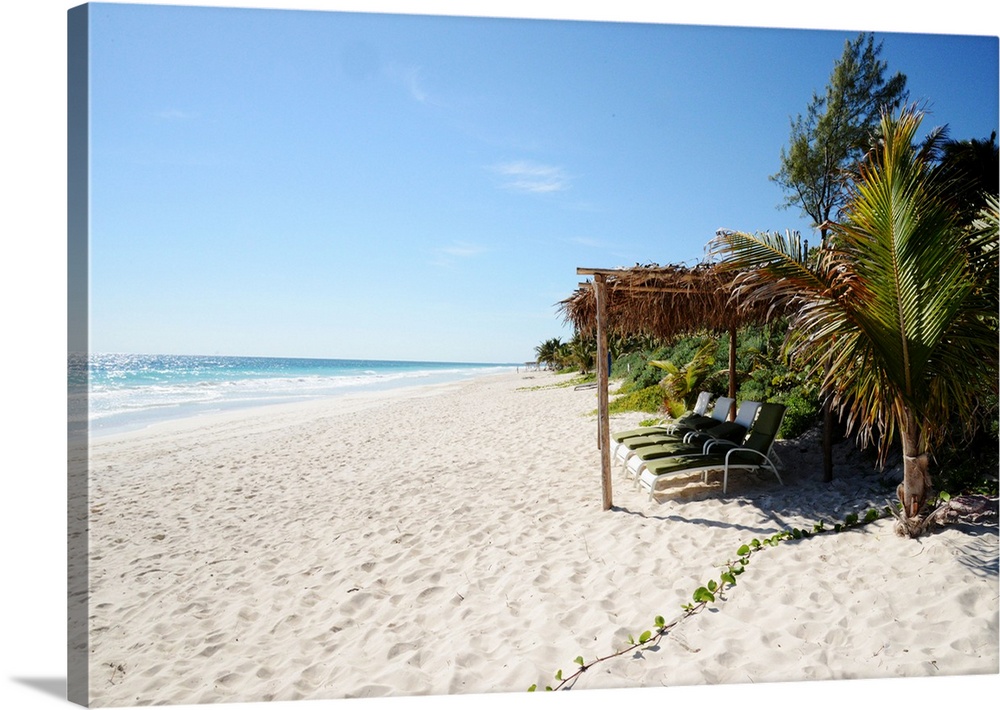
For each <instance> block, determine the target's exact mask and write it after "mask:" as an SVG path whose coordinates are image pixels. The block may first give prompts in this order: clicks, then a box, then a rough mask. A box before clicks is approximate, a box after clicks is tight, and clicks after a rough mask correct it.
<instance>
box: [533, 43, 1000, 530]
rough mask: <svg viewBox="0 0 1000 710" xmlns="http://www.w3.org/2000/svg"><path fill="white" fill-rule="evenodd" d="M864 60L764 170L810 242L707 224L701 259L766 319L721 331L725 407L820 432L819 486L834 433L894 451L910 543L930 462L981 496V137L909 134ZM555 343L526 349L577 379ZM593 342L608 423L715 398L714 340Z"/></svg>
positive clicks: (987, 240)
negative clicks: (733, 403)
mask: <svg viewBox="0 0 1000 710" xmlns="http://www.w3.org/2000/svg"><path fill="white" fill-rule="evenodd" d="M881 50H882V45H881V44H876V43H875V41H874V38H873V37H872V35H870V34H864V33H863V34H861V35H859V36H858V37H857V38H856V39H855V40H853V41H848V42H846V43H845V48H844V53H843V55H842V56H841V57H840V59H839V60H838V61H837V62H836V63H835V64H834V70H833V73H832V75H831V77H830V82H829V84H828V86H827V87H826V90H825V92H824V93H822V94H814V96H813V99H812V101H811V102H810V104H809V105H808V108H807V111H806V114H805V115H804V116H802V115H800V116H799V117H797V118H796V119H795V120H793V121H792V130H791V136H790V141H789V146H788V147H787V148H786V149H783V150H782V151H781V159H780V169H779V171H778V172H777V173H776V174H775V175H773V176H771V179H772V180H773V181H775V182H776V183H777V184H779V185H780V186H781V187H782V188H783V189H784V190H785V192H786V206H789V207H791V206H796V207H798V208H800V209H801V210H802V212H803V213H804V214H805V215H807V216H809V217H810V218H811V219H812V220H813V224H814V227H815V228H816V229H817V230H818V231H819V234H820V240H819V244H818V245H815V246H813V247H812V248H810V247H809V244H808V242H807V241H805V240H803V239H802V238H801V236H800V235H799V234H798V233H786V234H785V235H779V234H751V233H748V232H743V231H738V230H720V231H719V232H718V233H717V235H716V236H715V238H714V239H712V240H711V241H710V242H709V254H710V261H709V263H711V264H713V265H714V266H716V267H717V268H718V269H719V270H720V271H721V272H724V273H726V272H728V273H731V274H733V275H734V276H735V279H736V280H735V282H734V284H735V288H734V291H733V294H734V297H737V298H739V300H740V302H741V303H742V304H744V305H745V306H747V307H758V308H759V307H764V308H769V309H771V310H770V311H769V312H770V313H772V314H773V318H771V319H770V320H769V322H768V323H767V324H766V325H764V326H749V327H744V328H742V329H740V330H739V332H737V333H736V375H737V382H738V389H737V392H736V396H737V399H739V400H744V399H752V400H756V401H775V402H781V403H783V404H785V405H786V407H787V408H788V413H787V415H786V417H785V420H784V423H783V426H782V430H781V432H780V433H779V435H780V436H781V437H783V438H790V437H795V436H797V435H799V434H801V433H802V432H804V431H805V430H807V429H809V428H810V427H812V426H814V425H817V424H819V423H820V422H822V424H823V426H822V428H823V448H824V476H823V480H825V481H829V480H831V479H832V474H831V468H830V467H831V463H830V460H831V457H830V445H831V441H832V440H833V438H834V432H836V433H837V435H840V434H842V433H845V432H846V433H849V434H850V435H851V436H852V437H853V439H854V441H855V442H856V443H857V445H858V446H859V447H861V448H863V449H866V450H869V451H871V452H873V456H874V458H875V460H876V463H877V464H878V465H879V466H884V464H885V463H886V462H887V460H888V459H889V458H890V456H893V457H895V456H901V457H902V461H903V481H902V483H901V485H900V486H899V489H898V497H899V500H900V502H901V504H902V511H903V514H904V516H905V519H906V520H908V521H910V522H908V523H903V524H902V525H901V527H900V530H899V531H900V532H901V534H915V533H916V532H917V531H919V529H920V518H921V515H922V513H925V512H926V510H927V503H928V501H929V500H930V499H931V498H932V496H933V490H934V486H932V479H931V465H932V462H933V463H936V464H937V470H938V472H939V473H938V474H937V475H938V476H939V480H938V487H939V488H941V486H946V487H950V488H951V490H952V492H959V491H970V492H971V491H980V492H984V493H991V494H993V495H995V494H996V490H997V479H996V471H997V467H998V463H1000V461H998V453H997V450H998V446H997V442H998V431H997V430H998V425H997V421H998V408H997V399H998V397H997V379H998V331H1000V328H998V312H1000V300H998V292H1000V277H998V273H1000V269H998V260H997V255H998V237H997V212H998V206H997V200H998V197H997V193H998V185H997V183H998V178H997V175H998V160H997V144H996V133H995V132H994V133H993V134H992V135H991V136H990V138H989V139H986V140H977V139H972V140H957V141H956V140H950V139H949V138H948V131H947V127H936V128H933V129H932V130H930V131H929V132H928V133H927V134H926V136H925V137H924V138H922V139H919V140H918V138H919V137H918V129H919V128H920V126H921V122H922V113H921V112H920V111H919V110H918V109H917V108H915V107H909V106H907V107H904V106H903V104H904V102H905V101H906V100H907V96H908V94H907V91H906V77H905V76H903V75H902V74H899V73H897V74H894V75H892V76H891V77H889V78H886V73H887V64H886V63H885V62H884V61H882V60H881V59H880V54H881ZM572 342H573V343H574V345H573V347H572V348H569V347H568V346H564V347H565V349H564V350H561V351H560V350H559V349H558V348H547V347H546V348H542V352H544V353H549V352H552V353H555V354H553V355H552V356H551V357H549V358H548V359H545V360H544V361H545V362H546V363H547V364H548V365H549V366H550V367H553V368H557V369H558V368H561V367H575V368H578V371H580V372H585V371H587V370H588V369H589V368H591V367H593V355H592V352H593V350H595V349H596V348H594V347H592V346H588V345H587V339H586V338H584V337H582V336H581V335H580V334H579V333H577V334H575V335H574V337H573V341H572ZM591 342H592V338H591ZM609 348H610V350H611V354H612V360H613V365H612V368H611V376H612V377H613V378H617V379H619V380H620V381H621V383H622V384H621V385H620V386H619V388H618V390H617V392H616V394H617V395H619V396H618V397H617V399H615V400H614V401H613V402H612V404H611V408H612V409H611V411H612V412H614V411H623V410H637V411H644V412H650V413H658V414H661V415H663V416H676V414H678V413H679V412H680V411H682V410H684V409H686V408H689V407H690V406H691V405H692V404H693V399H694V397H695V396H696V395H697V392H698V391H701V390H709V391H712V392H715V393H720V392H725V391H727V390H728V371H727V369H726V368H724V367H722V366H721V365H723V364H727V362H728V353H727V343H726V342H725V340H724V339H721V340H720V339H717V338H716V336H715V335H714V334H712V333H709V332H702V333H699V332H695V333H694V334H690V335H687V336H685V337H682V338H680V339H672V340H671V341H670V342H657V341H655V340H651V339H649V338H639V337H631V338H625V337H620V336H619V337H615V338H612V339H611V341H610V342H609ZM571 352H572V353H586V352H590V353H591V355H590V357H589V358H586V357H581V356H579V355H573V356H571V355H570V353H571ZM558 353H562V354H561V355H559V354H558ZM539 357H540V361H542V354H541V352H540V354H539ZM941 489H942V490H945V489H946V488H941Z"/></svg>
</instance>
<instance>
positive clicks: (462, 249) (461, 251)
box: [440, 242, 486, 258]
mask: <svg viewBox="0 0 1000 710" xmlns="http://www.w3.org/2000/svg"><path fill="white" fill-rule="evenodd" d="M440 251H441V252H442V253H443V254H448V255H449V256H457V257H462V258H468V257H472V256H476V255H478V254H482V253H483V252H484V251H486V247H483V246H480V245H478V244H469V243H468V242H454V243H453V244H452V245H451V246H447V247H442V248H441V250H440Z"/></svg>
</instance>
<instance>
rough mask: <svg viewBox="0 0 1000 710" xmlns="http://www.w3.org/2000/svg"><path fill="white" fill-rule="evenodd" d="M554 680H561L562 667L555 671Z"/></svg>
mask: <svg viewBox="0 0 1000 710" xmlns="http://www.w3.org/2000/svg"><path fill="white" fill-rule="evenodd" d="M556 680H562V668H560V669H559V670H557V671H556Z"/></svg>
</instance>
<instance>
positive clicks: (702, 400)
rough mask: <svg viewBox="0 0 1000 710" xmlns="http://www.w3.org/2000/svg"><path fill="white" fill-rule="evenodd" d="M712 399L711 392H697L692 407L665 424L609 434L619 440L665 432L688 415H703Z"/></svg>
mask: <svg viewBox="0 0 1000 710" xmlns="http://www.w3.org/2000/svg"><path fill="white" fill-rule="evenodd" d="M711 401H712V393H711V392H699V393H698V399H697V400H696V401H695V403H694V408H693V409H691V410H690V411H688V412H684V414H682V415H680V416H679V417H676V418H675V419H674V420H673V421H671V422H667V423H665V424H660V425H656V426H646V427H639V428H638V429H629V430H627V431H621V432H617V433H615V434H612V435H611V438H612V439H613V440H614V441H616V442H620V441H622V440H623V439H629V438H631V437H633V436H645V435H646V434H662V433H665V432H666V431H667V430H668V429H670V428H671V427H673V426H675V425H677V424H680V423H681V422H683V421H685V420H687V419H689V418H690V417H703V416H705V412H707V411H708V405H709V403H710V402H711Z"/></svg>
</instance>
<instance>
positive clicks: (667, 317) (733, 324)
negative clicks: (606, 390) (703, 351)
mask: <svg viewBox="0 0 1000 710" xmlns="http://www.w3.org/2000/svg"><path fill="white" fill-rule="evenodd" d="M577 274H579V275H583V276H593V275H597V274H601V275H603V276H604V277H605V283H606V284H607V285H606V292H607V305H606V318H607V332H608V334H609V335H622V336H625V335H650V336H653V337H656V338H660V339H663V340H670V339H672V338H675V337H678V336H680V335H685V334H688V333H695V332H706V331H707V332H712V333H720V334H721V333H727V332H728V333H732V332H734V331H736V330H738V329H740V328H742V327H743V326H746V325H754V324H762V323H765V322H767V320H768V318H769V317H773V315H774V314H773V313H770V312H769V306H768V304H760V303H755V304H753V305H750V304H741V303H740V302H738V301H737V300H736V299H734V298H733V290H732V284H733V278H734V276H735V274H734V273H732V272H726V271H724V270H723V269H722V268H720V266H719V265H718V264H713V263H703V264H698V265H696V266H693V267H687V266H676V265H667V266H660V265H657V264H648V265H645V266H639V265H637V266H634V267H631V268H620V269H584V268H580V269H577ZM559 310H560V311H561V312H562V314H563V317H564V319H565V321H566V322H567V323H571V324H572V325H573V326H574V327H575V328H576V330H577V331H578V332H580V333H582V334H590V333H593V332H595V330H596V328H597V300H596V298H595V296H594V290H593V288H592V286H591V284H590V283H589V282H588V283H585V284H581V285H580V287H579V288H578V289H577V290H576V291H574V292H573V295H571V296H570V297H569V298H567V299H565V300H563V301H561V302H560V303H559Z"/></svg>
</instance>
